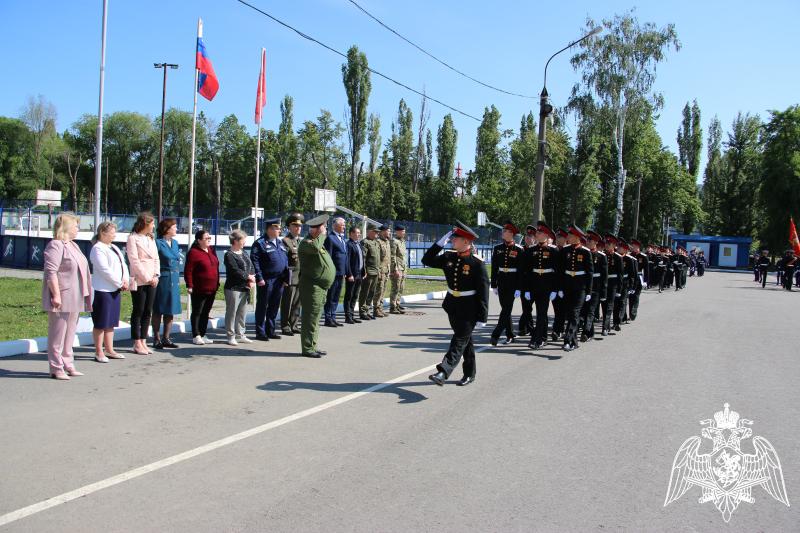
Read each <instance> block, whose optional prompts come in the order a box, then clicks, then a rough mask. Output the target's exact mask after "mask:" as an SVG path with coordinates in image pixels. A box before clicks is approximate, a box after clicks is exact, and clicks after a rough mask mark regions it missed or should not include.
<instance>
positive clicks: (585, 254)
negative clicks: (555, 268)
mask: <svg viewBox="0 0 800 533" xmlns="http://www.w3.org/2000/svg"><path fill="white" fill-rule="evenodd" d="M585 242H586V234H585V233H584V232H583V230H582V229H580V228H579V227H578V226H570V227H569V231H568V233H567V246H565V247H564V248H562V249H561V267H562V270H561V287H562V291H563V292H562V294H563V299H564V314H565V316H566V319H567V328H566V330H565V332H564V345H563V346H562V349H563V350H565V351H567V352H569V351H572V350H574V349H575V348H577V347H578V321H579V320H580V315H581V308H582V307H583V304H584V303H585V302H588V301H589V300H591V298H592V280H593V276H592V275H593V274H594V264H593V263H592V252H590V251H589V249H588V248H587V247H585V246H584V245H583V243H585Z"/></svg>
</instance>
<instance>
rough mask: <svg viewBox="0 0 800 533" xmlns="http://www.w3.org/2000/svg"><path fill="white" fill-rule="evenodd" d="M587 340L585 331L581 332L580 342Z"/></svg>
mask: <svg viewBox="0 0 800 533" xmlns="http://www.w3.org/2000/svg"><path fill="white" fill-rule="evenodd" d="M588 340H589V336H588V335H587V334H586V333H581V342H586V341H588Z"/></svg>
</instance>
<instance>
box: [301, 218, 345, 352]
mask: <svg viewBox="0 0 800 533" xmlns="http://www.w3.org/2000/svg"><path fill="white" fill-rule="evenodd" d="M328 218H329V217H328V215H320V216H318V217H316V218H313V219H311V220H309V221H308V227H309V230H308V235H307V236H306V238H305V239H303V240H302V241H300V246H299V247H298V254H299V255H300V305H301V306H302V307H303V314H302V318H301V322H300V323H301V327H300V347H301V350H302V355H303V356H305V357H314V358H320V357H322V356H323V355H325V354H326V352H325V351H323V350H320V349H319V348H318V347H317V339H318V338H319V318H320V316H321V315H322V308H323V307H324V306H325V297H326V296H327V294H328V289H330V288H331V285H333V280H334V278H335V277H336V266H335V265H334V264H333V260H332V259H331V256H330V255H329V254H328V252H327V251H325V233H326V228H325V223H326V222H328Z"/></svg>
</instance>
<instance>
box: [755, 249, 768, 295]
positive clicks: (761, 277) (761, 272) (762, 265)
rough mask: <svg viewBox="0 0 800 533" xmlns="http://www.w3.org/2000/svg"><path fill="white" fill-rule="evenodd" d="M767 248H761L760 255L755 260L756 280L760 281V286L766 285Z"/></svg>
mask: <svg viewBox="0 0 800 533" xmlns="http://www.w3.org/2000/svg"><path fill="white" fill-rule="evenodd" d="M770 263H771V261H770V259H769V250H767V249H766V248H765V249H763V250H761V255H760V256H759V257H758V258H756V260H755V271H756V281H761V288H762V289H763V288H764V287H766V286H767V269H769V264H770Z"/></svg>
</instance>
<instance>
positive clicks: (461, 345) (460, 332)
mask: <svg viewBox="0 0 800 533" xmlns="http://www.w3.org/2000/svg"><path fill="white" fill-rule="evenodd" d="M448 318H449V319H450V327H451V328H453V338H452V339H450V348H449V349H448V350H447V353H446V354H444V359H442V362H441V363H440V364H438V365H436V368H437V369H438V370H439V371H440V372H444V373H445V375H446V376H447V377H448V378H449V377H450V374H452V373H453V370H455V368H456V367H457V366H458V362H459V361H460V360H461V358H462V357H463V358H464V365H463V367H464V375H465V376H469V377H473V378H474V377H475V370H476V369H475V346H474V345H473V344H472V330H473V329H475V323H476V321H475V320H464V319H461V318H457V317H455V316H453V315H452V314H450V315H448Z"/></svg>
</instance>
